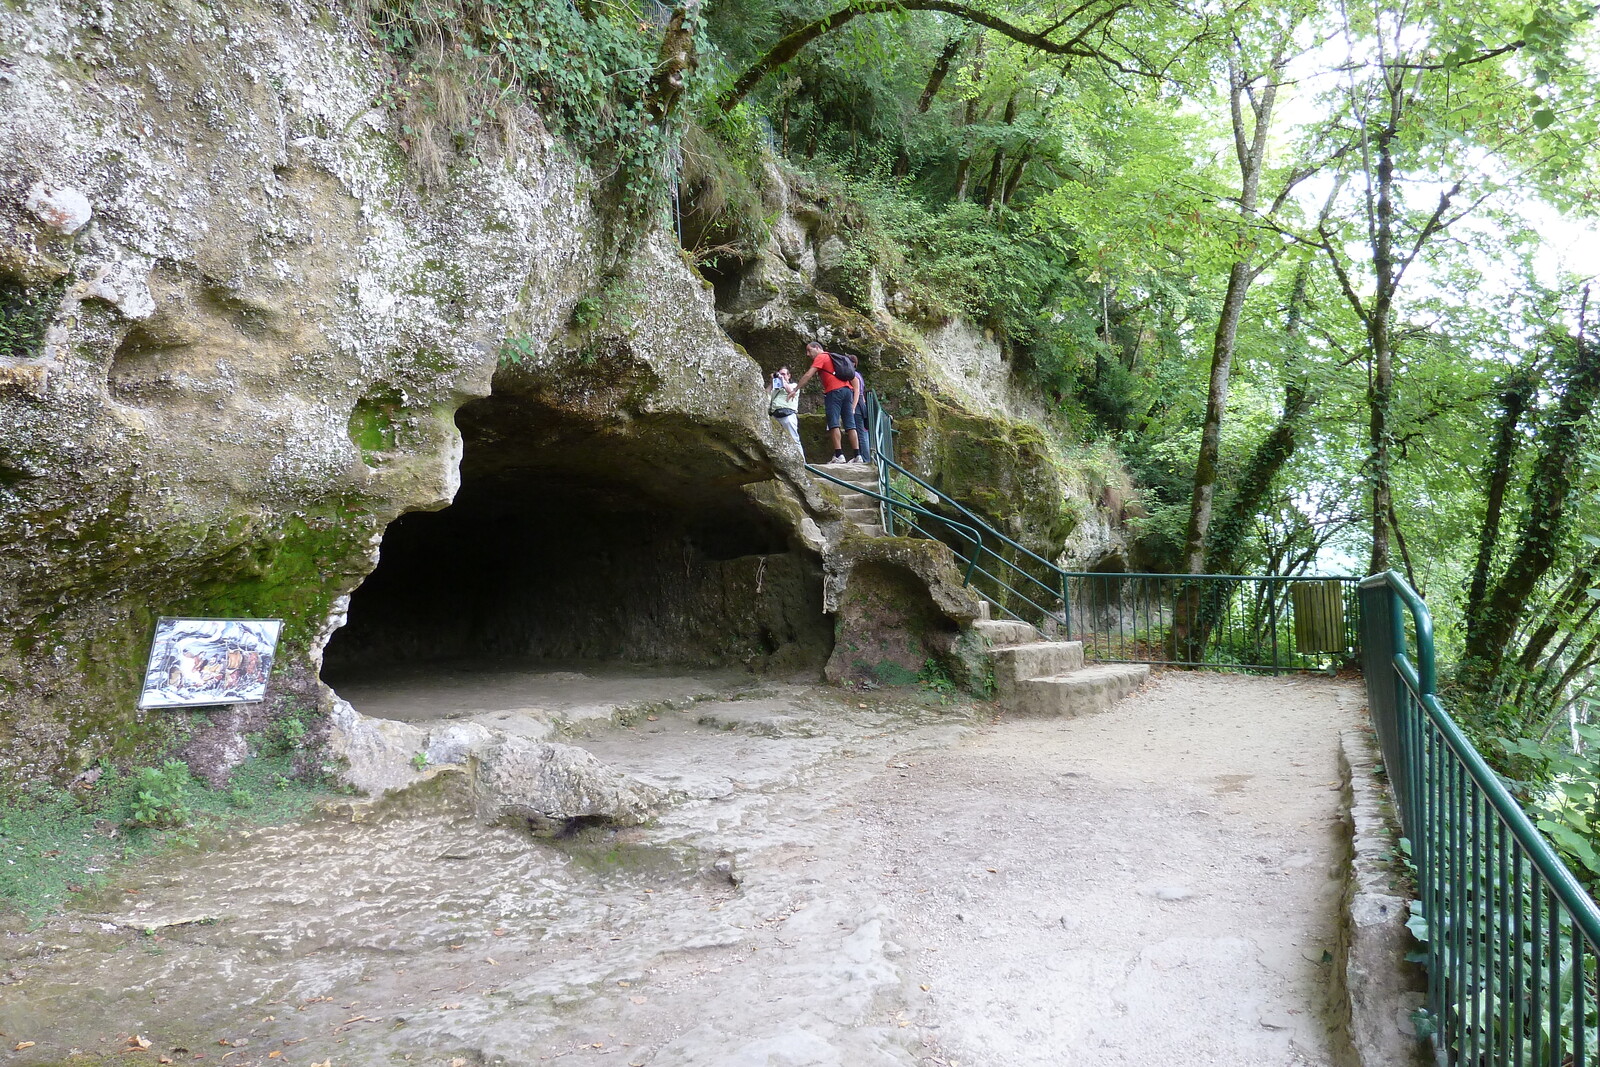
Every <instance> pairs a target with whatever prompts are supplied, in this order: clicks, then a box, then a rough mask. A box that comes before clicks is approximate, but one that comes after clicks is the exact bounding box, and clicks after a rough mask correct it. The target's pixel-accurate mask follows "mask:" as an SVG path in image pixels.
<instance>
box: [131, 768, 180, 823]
mask: <svg viewBox="0 0 1600 1067" xmlns="http://www.w3.org/2000/svg"><path fill="white" fill-rule="evenodd" d="M133 788H134V798H133V803H132V805H131V806H130V808H129V812H128V818H127V820H126V822H127V825H129V826H133V827H141V828H145V829H153V830H176V829H178V828H180V827H183V826H187V825H189V819H190V818H191V817H192V816H193V814H194V813H193V812H192V811H191V810H190V809H189V803H188V801H189V768H188V766H187V765H186V764H184V763H183V761H182V760H168V761H167V762H166V763H164V764H163V765H162V766H161V767H160V768H159V769H158V768H155V767H141V768H140V769H139V770H138V771H137V772H136V773H135V774H134V778H133Z"/></svg>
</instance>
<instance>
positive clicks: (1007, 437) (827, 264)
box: [717, 167, 1133, 570]
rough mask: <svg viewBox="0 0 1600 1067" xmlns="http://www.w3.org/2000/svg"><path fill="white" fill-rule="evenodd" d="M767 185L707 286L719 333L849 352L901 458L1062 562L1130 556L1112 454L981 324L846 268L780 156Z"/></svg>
mask: <svg viewBox="0 0 1600 1067" xmlns="http://www.w3.org/2000/svg"><path fill="white" fill-rule="evenodd" d="M765 184H766V189H767V192H768V196H769V198H770V202H769V203H768V204H767V208H768V209H769V211H771V213H772V216H773V218H774V220H775V221H774V223H773V226H772V227H771V233H770V235H769V237H768V239H767V241H766V242H765V243H764V245H763V246H762V247H760V248H758V249H756V250H755V251H754V254H753V255H751V256H750V257H749V259H748V260H747V261H746V262H744V263H742V264H740V265H739V266H738V267H737V268H735V269H731V270H729V271H728V272H727V274H726V276H725V277H724V278H722V279H721V280H720V281H719V283H718V286H717V292H718V309H719V311H720V313H721V316H720V317H721V321H722V324H723V327H724V328H725V329H726V330H727V331H728V333H729V334H730V335H731V336H732V337H733V338H734V339H735V340H737V341H739V342H740V343H741V344H742V345H744V346H745V348H746V349H748V350H749V351H750V353H751V354H752V355H754V356H755V357H756V358H757V359H758V360H759V361H760V362H761V363H762V364H763V366H766V367H768V369H771V368H773V367H776V366H777V365H779V364H781V363H792V362H793V361H794V360H797V359H799V358H801V357H800V354H799V353H800V352H801V349H802V347H803V345H804V342H805V341H806V340H808V339H810V338H813V337H816V338H821V339H822V340H823V341H824V342H825V343H826V344H828V345H831V346H834V347H837V348H840V349H841V350H844V351H848V352H851V353H852V354H855V355H857V356H860V357H861V358H862V370H863V373H864V374H865V375H866V378H867V381H868V383H869V385H870V386H871V387H872V388H873V389H875V390H876V391H877V392H878V393H879V395H880V396H882V397H883V398H884V400H885V404H886V406H887V407H888V408H889V410H890V411H891V412H892V414H893V415H894V417H895V420H896V421H895V426H896V428H897V429H898V430H899V431H900V438H899V449H900V451H899V456H898V458H899V460H900V462H902V463H903V464H905V465H906V466H907V467H909V468H911V469H912V470H914V471H915V472H917V473H918V474H920V475H921V476H922V477H924V478H926V479H928V480H929V481H931V482H932V483H933V484H935V485H936V486H938V487H939V488H940V489H941V490H943V491H944V492H946V493H948V494H950V495H951V496H953V497H955V498H956V499H958V500H960V501H961V502H962V503H963V504H964V505H965V506H967V507H969V508H971V509H973V510H974V511H976V512H978V513H979V514H981V515H983V516H984V517H985V518H986V519H988V520H989V521H990V523H991V524H992V525H994V526H995V527H996V528H998V529H999V530H1001V531H1002V532H1004V533H1006V534H1008V535H1009V536H1011V537H1013V538H1016V539H1017V540H1019V541H1021V542H1022V543H1023V544H1025V545H1027V547H1028V548H1030V549H1032V550H1033V551H1035V552H1037V553H1039V554H1040V555H1042V556H1045V557H1046V558H1049V559H1052V560H1056V561H1057V562H1059V563H1060V564H1061V565H1062V566H1064V567H1066V568H1068V569H1083V570H1089V569H1102V568H1103V569H1109V570H1125V569H1128V559H1129V556H1130V555H1131V549H1130V541H1131V538H1130V535H1129V532H1128V530H1127V527H1126V525H1125V519H1126V518H1127V517H1128V505H1129V503H1130V502H1131V500H1132V495H1133V494H1132V490H1131V488H1130V486H1131V482H1130V479H1129V477H1128V475H1127V474H1126V473H1125V472H1124V471H1123V470H1122V467H1121V464H1120V463H1119V462H1118V460H1117V459H1116V457H1115V456H1114V455H1112V454H1111V453H1110V452H1109V451H1107V450H1104V449H1094V448H1090V447H1086V446H1079V445H1076V444H1075V432H1074V429H1073V428H1072V427H1070V426H1066V425H1064V424H1062V422H1061V421H1060V420H1059V419H1058V418H1057V417H1055V416H1053V415H1052V414H1051V412H1050V411H1049V410H1048V408H1047V407H1046V405H1045V404H1044V403H1043V401H1042V399H1041V398H1040V396H1039V395H1038V392H1037V390H1036V389H1034V388H1032V387H1031V386H1030V385H1029V384H1027V382H1026V381H1025V380H1024V378H1023V377H1022V376H1021V375H1019V374H1018V373H1016V370H1015V368H1014V367H1013V365H1012V363H1011V361H1010V359H1009V358H1008V355H1007V351H1006V349H1005V347H1004V346H1003V345H1001V344H1000V343H999V342H998V341H997V340H996V339H995V337H994V336H993V334H992V333H990V332H988V331H985V330H983V329H982V328H980V327H978V326H975V325H973V324H971V323H968V322H965V321H962V320H960V319H949V320H944V321H938V322H929V321H926V320H925V319H921V318H919V317H917V316H916V314H915V313H914V309H912V308H911V307H910V306H909V302H908V301H906V300H904V299H902V298H900V297H899V296H898V295H897V294H895V293H893V292H888V293H886V292H885V289H884V285H883V284H882V282H881V280H880V279H879V278H878V277H877V276H876V273H875V272H872V271H869V270H860V269H854V268H850V267H847V266H846V265H845V264H847V263H848V262H849V257H847V256H846V255H845V253H846V250H847V247H848V242H849V240H850V238H851V235H850V234H849V233H848V232H844V231H842V230H841V229H840V227H839V224H838V222H837V220H836V219H835V218H833V217H832V214H831V212H832V211H833V210H837V206H834V207H831V208H830V206H829V205H827V204H822V203H818V202H816V201H815V200H814V199H813V198H811V197H810V196H809V195H808V194H807V193H806V192H804V191H802V190H801V189H800V188H797V184H796V183H795V182H793V181H791V180H790V179H789V178H788V177H787V176H786V175H785V174H784V173H783V172H782V171H781V170H780V169H779V168H777V167H771V168H769V169H768V173H767V176H766V183H765ZM812 399H813V400H814V399H815V398H814V397H813V398H812ZM817 447H818V448H819V449H820V447H821V445H820V439H819V441H818V443H817ZM818 454H820V453H818Z"/></svg>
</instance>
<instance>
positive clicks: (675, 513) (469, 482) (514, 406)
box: [323, 388, 833, 717]
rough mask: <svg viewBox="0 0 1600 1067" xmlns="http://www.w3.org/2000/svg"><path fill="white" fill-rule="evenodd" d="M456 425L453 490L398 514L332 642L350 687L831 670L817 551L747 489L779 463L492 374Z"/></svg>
mask: <svg viewBox="0 0 1600 1067" xmlns="http://www.w3.org/2000/svg"><path fill="white" fill-rule="evenodd" d="M456 422H457V425H458V427H459V428H460V430H461V433H462V439H463V446H464V447H463V455H462V461H461V488H460V491H459V492H458V493H457V495H456V498H455V500H454V502H453V503H452V504H451V505H450V506H449V507H447V508H445V509H443V510H441V511H437V512H413V513H411V514H407V515H404V516H402V517H400V518H399V519H397V520H396V521H395V522H393V523H391V524H390V526H389V528H388V530H387V531H386V532H385V534H384V537H383V542H382V545H381V548H380V552H379V559H378V565H377V567H376V569H375V570H374V571H373V572H372V574H371V575H370V576H369V577H368V578H367V580H366V581H365V582H364V583H363V584H362V585H361V586H360V587H359V588H358V589H357V590H356V591H355V593H354V594H353V595H352V597H351V601H350V608H349V619H348V622H347V624H346V625H345V626H344V627H343V628H342V629H340V630H339V631H338V632H337V633H335V635H334V637H333V639H332V640H331V641H330V642H329V644H328V648H327V651H326V654H325V656H324V668H323V677H324V678H325V679H326V680H327V681H328V682H330V683H331V684H333V685H334V686H335V687H336V688H339V689H340V691H341V693H345V692H346V689H347V688H349V689H352V690H353V689H359V688H360V687H362V686H367V687H369V688H371V687H373V686H375V685H376V686H378V687H379V688H381V683H382V682H383V681H384V680H385V679H388V680H396V679H403V678H405V677H408V676H409V677H415V676H417V675H418V674H419V673H421V674H429V673H430V672H431V673H433V674H434V675H436V676H438V677H446V676H447V677H449V678H450V679H452V680H453V681H452V683H451V684H453V685H455V686H457V687H459V686H461V685H462V684H464V680H465V681H466V682H470V679H471V678H473V677H476V676H484V677H487V676H489V675H492V674H495V673H497V672H499V673H504V672H506V671H516V670H520V671H529V670H537V669H542V670H544V671H546V672H551V671H554V672H555V675H556V676H560V675H562V674H563V672H574V671H578V672H584V674H585V675H586V676H592V675H594V674H595V673H596V671H597V670H598V671H599V672H600V673H601V674H603V673H605V671H606V669H607V668H610V669H612V670H613V671H615V670H616V669H618V668H624V667H626V668H635V669H642V670H643V672H644V673H645V674H647V675H648V674H650V673H651V672H654V673H657V674H662V673H671V672H673V671H677V672H680V673H681V672H683V671H685V670H686V669H693V670H705V669H729V670H734V669H741V668H742V669H746V670H754V671H758V672H761V673H772V674H783V675H796V674H801V673H807V674H810V675H811V676H812V677H815V676H816V675H817V674H818V673H820V671H821V669H822V665H823V663H824V662H825V661H826V659H827V656H828V654H829V652H830V651H831V646H832V640H833V638H832V626H831V624H830V622H829V620H828V618H827V617H826V616H825V615H824V614H823V610H822V574H821V566H820V562H819V561H817V560H816V558H815V557H814V556H813V555H811V554H810V553H808V552H806V551H804V550H803V549H800V548H799V547H798V546H796V545H795V544H793V543H792V542H791V540H790V536H789V534H788V532H787V531H786V530H785V529H784V527H783V525H782V524H780V523H779V522H777V521H775V520H774V519H773V518H772V517H771V516H770V515H769V514H768V513H767V512H766V511H765V510H764V509H762V508H761V507H760V506H758V505H757V504H756V503H755V502H754V501H753V500H752V499H751V497H750V495H749V494H748V493H747V492H746V491H745V489H744V486H745V485H746V484H748V483H750V482H751V481H754V480H757V479H760V478H762V477H763V476H770V472H769V471H766V470H763V469H761V468H760V467H759V465H758V462H757V461H756V460H753V459H752V458H751V457H750V456H749V455H746V454H742V453H741V452H740V450H739V449H737V448H735V447H733V446H731V445H729V444H728V443H727V442H725V441H721V440H719V439H718V438H716V437H715V436H714V435H713V434H712V432H711V431H709V430H707V429H705V428H703V427H697V426H696V425H694V424H692V423H690V422H688V421H687V420H685V419H683V418H681V417H674V418H671V419H666V418H660V419H654V418H648V417H640V418H636V419H632V420H627V421H620V420H612V421H610V422H607V423H604V424H596V423H595V422H594V421H593V420H592V419H589V418H585V417H583V416H581V415H579V414H575V413H574V412H573V411H572V410H570V409H564V408H562V407H560V406H558V405H554V404H552V403H550V402H548V401H541V400H540V399H539V398H537V397H534V398H529V397H526V396H519V395H516V394H514V393H507V392H505V391H503V390H499V389H498V388H497V391H496V393H495V394H493V395H491V396H489V397H486V398H484V399H481V400H476V401H473V402H471V403H469V404H467V405H466V406H464V407H463V408H462V409H461V410H460V412H458V413H457V418H456ZM635 673H639V671H638V670H636V671H635ZM392 689H393V687H391V697H392V696H393V692H392ZM373 691H376V689H373ZM346 695H348V693H347V694H346ZM350 699H351V700H352V702H353V703H355V704H356V706H357V707H358V708H360V709H361V710H363V711H369V709H368V708H367V707H366V706H364V705H363V704H362V702H361V701H359V700H356V699H355V698H354V697H351V698H350ZM524 702H526V701H524ZM391 703H392V701H391ZM401 703H402V704H404V703H405V702H404V701H401ZM374 713H376V714H380V715H382V714H384V712H383V711H382V710H381V709H380V710H377V711H376V712H374ZM393 717H414V716H409V715H396V716H393Z"/></svg>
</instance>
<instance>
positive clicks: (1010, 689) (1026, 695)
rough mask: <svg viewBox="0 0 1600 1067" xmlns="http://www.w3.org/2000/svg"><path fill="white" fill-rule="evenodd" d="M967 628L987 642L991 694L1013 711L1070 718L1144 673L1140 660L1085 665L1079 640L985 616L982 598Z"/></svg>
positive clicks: (1130, 687)
mask: <svg viewBox="0 0 1600 1067" xmlns="http://www.w3.org/2000/svg"><path fill="white" fill-rule="evenodd" d="M980 610H981V613H980V615H979V617H978V619H977V620H976V621H974V622H973V624H972V631H973V632H974V633H975V634H977V635H978V638H979V640H981V641H982V642H983V643H984V644H985V645H987V646H988V653H989V659H990V662H991V663H993V664H994V684H995V698H996V699H997V700H998V701H999V704H1000V707H1001V708H1002V709H1004V710H1005V711H1007V712H1010V713H1012V714H1015V715H1033V716H1061V717H1064V718H1071V717H1074V716H1077V715H1087V714H1089V713H1090V712H1096V711H1104V710H1105V709H1106V708H1109V707H1110V706H1111V705H1113V704H1115V703H1116V702H1117V701H1119V700H1121V699H1122V698H1123V697H1125V696H1127V695H1128V694H1129V693H1132V692H1133V691H1134V690H1135V689H1138V688H1139V686H1140V685H1142V684H1144V681H1145V679H1146V678H1148V677H1149V676H1150V668H1149V666H1148V665H1147V664H1143V663H1105V664H1096V665H1094V666H1089V667H1086V666H1084V663H1083V642H1082V641H1050V640H1046V639H1045V638H1044V637H1042V636H1041V635H1040V633H1039V631H1038V630H1037V629H1035V628H1034V627H1033V626H1031V625H1029V624H1028V623H1025V622H1017V621H1012V620H999V619H994V618H992V617H991V610H990V606H989V602H988V601H983V602H982V607H981V609H980Z"/></svg>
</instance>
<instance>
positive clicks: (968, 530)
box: [806, 463, 983, 585]
mask: <svg viewBox="0 0 1600 1067" xmlns="http://www.w3.org/2000/svg"><path fill="white" fill-rule="evenodd" d="M806 470H808V471H810V472H811V473H812V474H818V475H821V476H822V477H823V478H826V479H827V480H828V481H830V482H832V483H833V484H834V485H842V486H844V487H845V488H846V489H849V490H850V491H851V492H853V493H860V494H861V495H862V496H870V497H872V498H873V499H874V500H877V501H880V502H881V503H886V504H889V505H891V506H892V507H900V508H910V509H911V510H913V511H916V512H919V513H921V514H923V515H926V516H928V517H929V518H932V519H938V520H939V521H940V522H942V523H944V524H945V525H946V526H950V527H952V528H954V529H956V530H959V531H961V532H962V533H964V534H966V535H967V537H968V538H970V539H971V540H972V544H973V546H974V550H973V553H972V558H971V559H970V560H968V561H967V570H966V573H965V574H963V575H962V576H961V584H963V585H971V584H972V571H973V569H974V568H975V567H977V565H978V560H980V559H981V558H983V538H982V537H980V536H979V535H978V532H977V531H976V530H974V529H972V527H970V526H967V525H964V524H963V523H959V522H952V521H951V520H949V519H947V518H945V517H944V516H943V515H940V514H939V513H938V512H937V511H929V510H928V509H927V508H925V507H921V506H919V505H917V504H908V503H897V502H895V501H893V500H891V499H889V498H888V497H886V496H884V495H883V494H882V493H879V492H876V491H875V490H872V489H867V488H865V487H863V486H859V485H857V484H855V483H854V482H848V481H845V480H844V479H843V478H838V477H835V476H834V475H832V474H829V473H828V472H827V471H826V470H824V469H822V468H821V467H819V466H817V465H815V464H812V463H807V464H806Z"/></svg>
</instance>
